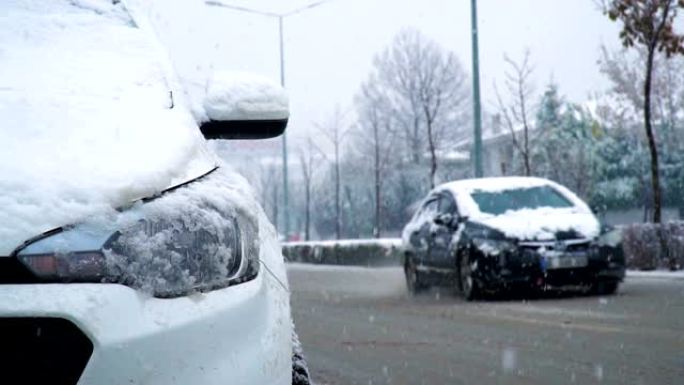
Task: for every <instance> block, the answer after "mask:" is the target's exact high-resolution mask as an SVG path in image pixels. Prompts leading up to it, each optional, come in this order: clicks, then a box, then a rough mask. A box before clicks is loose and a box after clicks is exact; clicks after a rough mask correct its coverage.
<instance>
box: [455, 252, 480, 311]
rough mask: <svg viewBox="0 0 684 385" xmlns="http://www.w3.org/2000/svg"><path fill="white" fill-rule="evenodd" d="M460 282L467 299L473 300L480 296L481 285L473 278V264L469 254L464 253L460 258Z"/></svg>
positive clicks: (462, 292) (464, 296)
mask: <svg viewBox="0 0 684 385" xmlns="http://www.w3.org/2000/svg"><path fill="white" fill-rule="evenodd" d="M458 283H459V287H460V289H461V294H462V295H463V298H464V299H465V300H466V301H473V300H475V299H477V298H479V297H480V294H481V290H480V285H479V283H478V282H477V280H476V279H474V278H473V271H472V264H471V263H470V258H469V257H468V256H467V255H462V256H461V257H460V258H459V259H458Z"/></svg>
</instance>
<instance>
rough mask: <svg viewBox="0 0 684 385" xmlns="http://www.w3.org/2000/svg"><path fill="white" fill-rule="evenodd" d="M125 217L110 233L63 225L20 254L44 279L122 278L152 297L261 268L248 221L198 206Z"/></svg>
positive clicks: (209, 285) (217, 284)
mask: <svg viewBox="0 0 684 385" xmlns="http://www.w3.org/2000/svg"><path fill="white" fill-rule="evenodd" d="M118 222H121V221H118ZM123 222H124V224H123V225H121V224H119V226H120V227H119V228H118V229H115V230H114V229H108V228H107V226H103V225H102V224H99V225H96V224H83V225H76V226H71V227H68V228H66V229H64V230H62V231H61V232H57V233H56V234H52V235H48V236H47V237H44V238H42V239H38V240H36V241H35V242H33V243H31V244H29V245H28V246H26V247H25V248H23V249H22V250H20V252H19V253H18V254H17V258H18V259H19V261H20V262H22V263H23V264H24V265H25V266H26V267H27V268H28V269H29V270H30V271H31V272H32V273H33V274H34V275H35V276H36V277H37V278H38V279H39V280H41V281H46V282H106V283H120V284H124V285H127V286H130V287H133V288H135V289H138V290H141V291H143V292H146V293H150V294H151V295H153V296H156V297H176V296H181V295H186V294H188V293H192V292H197V291H208V290H212V289H216V288H221V287H226V286H230V285H233V284H236V283H240V282H244V281H247V280H250V279H252V278H254V277H255V276H256V275H257V273H258V270H259V260H258V254H259V250H258V232H257V229H256V225H255V224H253V223H252V221H249V220H239V219H238V218H235V217H232V216H226V215H222V214H221V213H219V212H218V211H216V210H212V209H208V208H203V209H196V210H192V211H190V212H184V213H182V214H179V215H175V216H173V217H170V218H167V217H143V218H132V219H131V218H128V220H127V221H123ZM126 222H128V223H126Z"/></svg>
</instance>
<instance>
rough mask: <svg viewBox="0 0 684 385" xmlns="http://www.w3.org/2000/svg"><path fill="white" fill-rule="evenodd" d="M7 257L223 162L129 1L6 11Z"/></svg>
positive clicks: (0, 81)
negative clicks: (56, 230)
mask: <svg viewBox="0 0 684 385" xmlns="http://www.w3.org/2000/svg"><path fill="white" fill-rule="evenodd" d="M0 43H1V44H0V47H2V48H0V120H1V121H2V125H0V138H2V141H1V143H2V147H1V149H0V191H2V193H0V255H2V254H3V252H4V251H6V250H8V249H11V248H12V247H13V246H16V244H17V242H21V241H23V240H24V239H25V238H27V237H30V236H33V235H35V233H39V232H41V231H44V230H46V229H49V228H51V227H55V226H60V225H63V224H65V223H69V222H71V221H74V220H78V219H79V218H82V217H83V216H85V215H89V214H91V213H92V212H94V211H101V210H103V209H106V208H111V207H115V206H118V205H121V204H123V203H126V202H128V201H130V200H132V199H136V198H139V197H142V196H146V195H149V194H152V193H155V192H158V191H160V190H163V189H164V188H166V187H169V186H171V185H174V184H177V183H179V182H182V181H185V180H188V179H190V178H192V177H195V176H198V175H201V174H202V173H204V172H206V171H208V170H209V169H211V168H212V167H213V166H214V164H215V160H214V159H213V157H212V156H211V155H210V154H211V153H210V152H209V151H208V150H207V149H206V148H205V144H204V143H205V142H204V139H203V138H202V136H201V134H200V132H199V130H198V129H197V124H196V123H195V121H194V119H193V118H192V116H191V114H190V113H189V111H188V109H186V108H184V105H183V102H182V100H183V99H182V92H179V91H178V90H176V89H174V83H173V79H172V76H171V75H170V73H169V72H168V71H167V69H166V68H167V67H169V66H167V63H166V62H165V60H166V59H165V58H164V55H163V53H162V51H161V50H160V49H159V48H158V47H157V45H156V44H155V40H154V37H153V34H152V33H150V32H149V31H146V30H144V29H142V28H141V27H140V26H138V24H137V23H136V22H135V21H134V20H133V19H132V18H131V16H130V15H129V13H128V12H127V10H126V9H125V8H124V6H123V4H122V3H120V2H114V3H112V2H106V1H101V2H92V1H68V0H34V1H19V0H5V1H2V2H1V3H0Z"/></svg>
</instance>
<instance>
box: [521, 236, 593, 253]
mask: <svg viewBox="0 0 684 385" xmlns="http://www.w3.org/2000/svg"><path fill="white" fill-rule="evenodd" d="M519 246H520V247H521V248H522V249H523V250H530V251H538V250H539V249H541V248H544V249H545V250H548V251H564V252H582V251H588V250H589V249H590V248H591V241H589V240H587V239H567V240H559V241H556V242H550V241H545V242H537V241H532V242H520V243H519Z"/></svg>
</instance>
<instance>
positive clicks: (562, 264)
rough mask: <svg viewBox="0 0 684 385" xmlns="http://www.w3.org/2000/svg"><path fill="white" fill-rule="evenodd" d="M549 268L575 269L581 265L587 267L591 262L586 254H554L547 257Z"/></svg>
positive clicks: (547, 266)
mask: <svg viewBox="0 0 684 385" xmlns="http://www.w3.org/2000/svg"><path fill="white" fill-rule="evenodd" d="M545 259H546V261H545V262H546V263H545V265H546V268H547V269H573V268H579V267H586V266H587V265H588V264H589V262H588V260H587V257H586V256H570V255H562V256H553V257H545Z"/></svg>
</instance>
